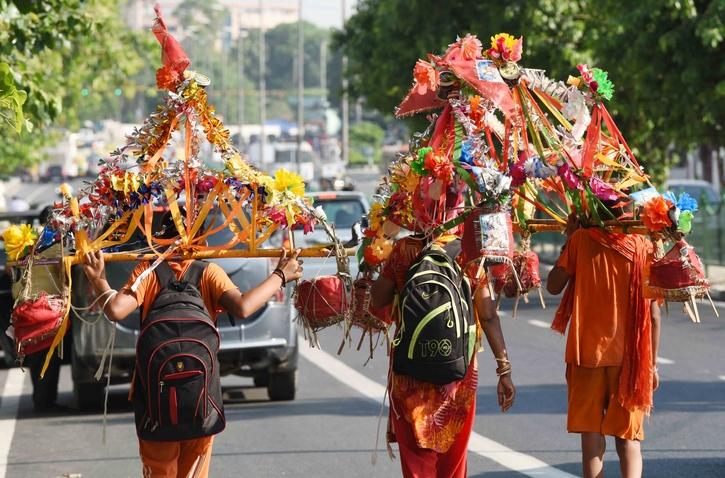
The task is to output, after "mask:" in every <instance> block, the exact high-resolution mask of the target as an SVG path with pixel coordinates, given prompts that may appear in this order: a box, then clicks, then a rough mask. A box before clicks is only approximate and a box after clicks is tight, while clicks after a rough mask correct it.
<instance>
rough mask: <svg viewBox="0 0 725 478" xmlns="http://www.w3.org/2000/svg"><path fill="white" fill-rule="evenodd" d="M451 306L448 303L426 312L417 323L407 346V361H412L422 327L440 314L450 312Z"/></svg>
mask: <svg viewBox="0 0 725 478" xmlns="http://www.w3.org/2000/svg"><path fill="white" fill-rule="evenodd" d="M452 307H453V306H452V304H451V303H450V302H448V303H447V304H443V305H439V306H438V307H436V308H435V309H433V310H431V311H430V312H428V313H427V314H426V315H425V317H423V319H422V320H421V321H420V322H418V325H417V326H416V327H415V330H414V331H413V337H411V339H410V344H409V345H408V359H410V360H412V359H413V352H414V351H415V343H416V342H417V341H418V336H420V333H421V331H422V330H423V327H425V326H426V325H427V324H428V322H430V321H431V320H433V319H434V318H436V317H437V316H439V315H440V314H442V313H443V312H447V311H449V310H451V308H452Z"/></svg>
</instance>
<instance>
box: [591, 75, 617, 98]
mask: <svg viewBox="0 0 725 478" xmlns="http://www.w3.org/2000/svg"><path fill="white" fill-rule="evenodd" d="M592 76H593V78H594V81H596V82H597V84H598V85H599V87H598V88H597V94H598V95H599V96H601V97H602V98H604V99H605V100H607V101H609V100H611V99H612V97H613V96H614V83H612V81H611V80H610V79H609V77H608V73H607V72H606V71H604V70H601V69H599V68H592Z"/></svg>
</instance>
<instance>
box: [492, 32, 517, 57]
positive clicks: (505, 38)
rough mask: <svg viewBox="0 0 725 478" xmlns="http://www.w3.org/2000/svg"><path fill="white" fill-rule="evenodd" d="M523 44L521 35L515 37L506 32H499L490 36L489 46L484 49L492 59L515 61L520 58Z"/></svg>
mask: <svg viewBox="0 0 725 478" xmlns="http://www.w3.org/2000/svg"><path fill="white" fill-rule="evenodd" d="M523 46H524V38H523V37H519V38H518V39H516V38H514V37H513V36H511V35H509V34H508V33H499V34H498V35H494V36H492V37H491V48H489V49H488V50H487V51H486V54H487V55H488V56H489V57H491V58H492V59H494V60H502V61H511V62H514V63H516V62H517V61H519V60H520V59H521V54H522V52H523Z"/></svg>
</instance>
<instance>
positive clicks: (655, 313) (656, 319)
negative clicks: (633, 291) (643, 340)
mask: <svg viewBox="0 0 725 478" xmlns="http://www.w3.org/2000/svg"><path fill="white" fill-rule="evenodd" d="M650 314H651V315H652V367H653V368H654V384H653V387H652V388H653V390H657V387H659V385H660V377H659V374H658V373H657V352H658V350H659V347H660V306H659V305H658V304H657V301H656V300H653V301H652V305H651V306H650Z"/></svg>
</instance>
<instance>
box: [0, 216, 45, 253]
mask: <svg viewBox="0 0 725 478" xmlns="http://www.w3.org/2000/svg"><path fill="white" fill-rule="evenodd" d="M2 239H3V241H4V242H5V250H6V251H7V253H8V258H9V259H10V260H12V261H17V260H18V259H20V258H21V257H23V256H25V250H26V249H27V248H28V247H30V246H32V245H33V244H35V241H36V240H37V239H38V234H37V233H36V232H35V231H34V230H33V226H31V225H30V224H22V225H20V226H17V225H13V226H10V227H9V228H7V229H6V230H5V232H3V235H2Z"/></svg>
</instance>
